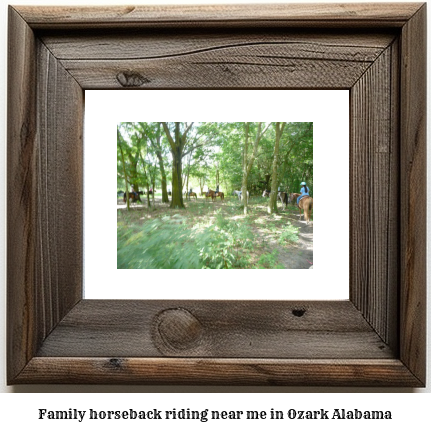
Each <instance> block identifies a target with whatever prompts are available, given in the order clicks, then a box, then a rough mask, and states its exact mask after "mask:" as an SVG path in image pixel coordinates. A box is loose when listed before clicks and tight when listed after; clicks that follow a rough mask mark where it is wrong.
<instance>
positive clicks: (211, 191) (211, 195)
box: [205, 189, 216, 201]
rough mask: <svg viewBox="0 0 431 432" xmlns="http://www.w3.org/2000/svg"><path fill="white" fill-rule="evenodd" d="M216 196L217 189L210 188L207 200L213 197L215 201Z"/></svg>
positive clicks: (206, 196)
mask: <svg viewBox="0 0 431 432" xmlns="http://www.w3.org/2000/svg"><path fill="white" fill-rule="evenodd" d="M215 197H216V193H215V191H213V190H211V189H208V192H207V193H206V195H205V201H206V200H207V198H211V199H212V200H213V201H214V200H215Z"/></svg>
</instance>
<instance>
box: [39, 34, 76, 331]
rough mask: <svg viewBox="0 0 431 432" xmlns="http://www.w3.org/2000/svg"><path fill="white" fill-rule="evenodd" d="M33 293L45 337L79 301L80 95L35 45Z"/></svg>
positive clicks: (44, 50) (46, 53) (66, 75)
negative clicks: (34, 233)
mask: <svg viewBox="0 0 431 432" xmlns="http://www.w3.org/2000/svg"><path fill="white" fill-rule="evenodd" d="M37 49H38V51H37V71H38V86H37V104H38V110H39V112H38V119H37V121H38V124H37V128H38V136H37V138H38V140H37V157H36V159H35V164H36V173H37V174H36V187H37V203H38V207H37V214H36V216H37V220H36V230H37V236H36V248H35V251H34V253H35V254H36V259H37V265H36V267H35V280H34V283H35V287H34V288H35V290H36V291H37V292H38V293H39V295H38V297H37V302H38V305H37V309H38V311H39V313H40V314H41V317H40V319H41V320H43V323H44V324H43V327H44V328H43V329H42V328H40V330H42V332H43V333H42V335H41V336H43V338H45V337H46V336H47V335H48V334H49V333H50V332H51V330H52V329H53V328H54V327H55V326H56V325H57V323H58V322H59V321H60V320H61V319H62V317H63V316H64V315H65V314H66V313H67V312H68V311H69V310H70V308H71V307H72V306H73V305H74V304H75V303H76V302H77V301H79V299H80V298H81V295H82V294H81V293H82V271H83V268H82V267H83V227H82V224H83V190H84V189H83V121H84V119H83V108H84V93H83V91H82V89H81V87H80V86H79V85H78V84H77V83H76V81H75V80H74V78H73V77H72V76H70V74H69V73H68V72H67V71H66V70H64V68H63V67H62V66H61V64H60V63H59V62H58V60H57V59H56V58H55V57H54V56H53V55H52V54H51V53H50V52H49V50H47V48H46V47H45V46H44V45H43V44H42V43H40V42H38V44H37Z"/></svg>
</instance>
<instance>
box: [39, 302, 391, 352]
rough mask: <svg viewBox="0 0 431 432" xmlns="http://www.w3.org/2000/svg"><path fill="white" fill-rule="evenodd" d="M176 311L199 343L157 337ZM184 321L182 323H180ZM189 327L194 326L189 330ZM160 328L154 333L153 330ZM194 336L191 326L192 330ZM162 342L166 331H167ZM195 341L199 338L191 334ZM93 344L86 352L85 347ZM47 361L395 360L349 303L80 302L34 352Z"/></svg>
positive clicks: (179, 327)
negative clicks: (163, 322) (165, 318)
mask: <svg viewBox="0 0 431 432" xmlns="http://www.w3.org/2000/svg"><path fill="white" fill-rule="evenodd" d="M172 310H180V311H182V315H184V314H185V313H187V314H190V316H191V317H192V319H193V321H195V322H196V323H197V324H198V326H199V332H198V333H199V337H198V338H197V340H196V339H195V338H194V339H192V342H193V343H191V344H190V343H189V342H190V340H188V339H185V341H186V342H187V343H181V340H180V339H179V336H182V335H183V333H184V325H185V324H184V319H181V321H180V322H179V324H177V325H176V329H175V331H178V338H175V336H174V334H173V333H172V332H173V331H174V330H173V329H174V328H175V327H174V326H172V327H171V329H170V330H169V331H170V340H171V341H172V340H175V339H176V340H177V341H179V343H177V344H171V343H169V340H168V341H166V338H163V337H162V336H164V334H162V335H160V328H159V316H160V314H163V313H166V311H172ZM181 318H182V317H181ZM193 321H190V322H192V324H194V322H193ZM156 324H157V329H154V326H155V325H156ZM192 328H193V329H196V325H193V327H192ZM165 334H166V331H165ZM193 334H194V335H195V334H196V330H194V331H193ZM89 340H91V341H92V342H91V344H88V341H89ZM38 355H39V356H47V357H88V356H90V355H94V356H96V357H108V356H110V357H112V356H126V357H145V356H149V357H157V356H160V355H169V356H180V357H184V356H187V357H197V356H198V357H230V358H235V357H236V358H251V357H260V358H308V357H311V358H329V357H331V358H339V359H342V358H392V357H393V353H392V352H391V350H390V348H389V347H388V346H387V345H386V344H384V343H383V342H382V340H381V338H380V337H379V336H378V335H376V333H375V332H374V330H373V329H372V328H371V327H370V326H369V325H368V323H367V322H366V321H364V319H363V316H362V314H361V313H360V312H358V310H357V309H356V308H355V307H354V306H353V305H352V304H351V303H350V302H349V301H344V302H323V303H322V302H288V301H284V302H273V301H266V302H262V301H229V302H224V301H179V300H166V301H127V300H126V301H109V300H105V301H97V300H84V301H82V302H80V303H79V304H78V305H77V306H76V307H75V308H74V309H73V311H71V312H70V313H69V314H68V315H67V316H66V317H65V318H64V319H63V320H62V321H61V322H60V323H59V325H58V326H57V327H56V329H55V330H54V331H53V332H52V333H51V334H50V335H49V336H48V337H47V339H46V340H45V342H44V344H43V346H42V347H41V349H40V350H39V352H38Z"/></svg>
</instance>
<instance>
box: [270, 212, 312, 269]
mask: <svg viewBox="0 0 431 432" xmlns="http://www.w3.org/2000/svg"><path fill="white" fill-rule="evenodd" d="M289 220H290V221H291V223H292V225H293V226H295V227H297V228H298V229H299V233H298V236H299V241H298V243H296V245H293V246H291V247H289V248H278V251H279V256H278V258H279V261H280V262H282V263H283V265H284V267H285V268H286V269H308V268H310V267H311V266H312V265H313V224H312V223H310V224H309V225H307V224H306V223H305V222H304V221H302V220H301V221H299V217H298V216H293V217H290V218H289Z"/></svg>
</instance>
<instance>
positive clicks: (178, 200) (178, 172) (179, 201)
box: [162, 122, 193, 208]
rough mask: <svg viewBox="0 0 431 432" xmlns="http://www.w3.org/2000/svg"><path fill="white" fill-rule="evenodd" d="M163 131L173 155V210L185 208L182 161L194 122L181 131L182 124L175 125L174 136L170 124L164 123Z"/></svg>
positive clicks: (185, 125)
mask: <svg viewBox="0 0 431 432" xmlns="http://www.w3.org/2000/svg"><path fill="white" fill-rule="evenodd" d="M162 125H163V129H164V131H165V134H166V138H167V139H168V142H169V145H170V147H171V154H172V201H171V206H170V207H171V208H184V202H183V194H182V159H183V156H184V148H185V146H186V143H187V134H188V133H189V131H190V129H191V127H192V126H193V122H192V123H190V124H187V123H185V124H184V126H183V131H181V123H180V122H175V123H174V136H172V135H171V132H170V130H169V126H168V123H166V122H162Z"/></svg>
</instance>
